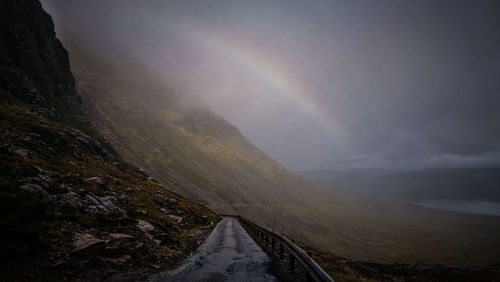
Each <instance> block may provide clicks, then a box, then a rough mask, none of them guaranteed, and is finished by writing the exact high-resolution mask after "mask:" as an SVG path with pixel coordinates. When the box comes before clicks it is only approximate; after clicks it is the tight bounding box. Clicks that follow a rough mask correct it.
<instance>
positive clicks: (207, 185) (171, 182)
mask: <svg viewBox="0 0 500 282" xmlns="http://www.w3.org/2000/svg"><path fill="white" fill-rule="evenodd" d="M70 59H71V68H72V71H73V72H74V74H75V77H76V82H77V89H78V91H79V93H80V94H81V95H82V97H84V99H85V102H86V103H87V111H88V112H89V113H90V114H89V115H90V116H93V117H94V123H95V125H96V127H97V129H98V131H100V132H101V133H102V134H103V135H104V136H106V138H108V139H110V140H112V142H113V144H114V145H115V147H116V149H117V150H118V151H119V153H120V154H121V155H122V156H123V157H124V158H125V159H127V160H129V161H131V162H133V163H135V164H137V165H140V166H142V167H144V168H146V169H147V170H148V171H149V172H150V173H151V174H152V175H153V176H154V177H156V178H157V179H159V180H160V181H161V182H162V183H164V184H165V185H166V186H167V187H168V188H170V189H172V190H175V191H178V192H180V193H182V194H183V195H186V196H189V197H193V198H196V199H198V200H200V201H202V202H204V203H206V204H208V205H209V206H210V207H211V208H212V209H214V210H216V211H219V212H224V213H231V212H236V213H240V214H242V215H245V216H247V217H250V218H253V219H255V220H257V221H259V222H260V223H262V224H265V225H269V226H272V227H273V228H276V229H277V230H280V231H282V232H285V233H286V234H288V235H290V236H292V237H295V238H298V239H300V240H302V241H305V242H307V243H308V244H310V245H313V246H315V247H319V248H322V249H325V250H328V251H331V252H334V253H336V254H339V255H342V256H345V257H350V258H366V257H370V258H375V259H378V260H385V261H391V262H392V261H405V262H410V261H439V262H460V263H464V262H498V261H500V239H499V238H500V219H499V218H495V217H487V216H469V215H464V214H458V213H451V212H436V211H432V210H427V209H423V208H416V207H412V206H406V205H401V204H395V203H391V202H380V201H373V200H368V199H364V198H359V197H355V196H352V195H350V194H347V193H343V192H337V191H329V190H327V189H324V188H322V187H318V186H315V185H312V184H309V183H307V182H305V181H303V180H302V179H301V178H299V177H298V176H296V175H294V174H293V173H291V172H289V171H287V170H286V169H284V168H283V167H282V166H280V165H279V164H278V163H276V162H274V161H273V160H272V159H270V158H269V157H268V156H266V155H265V154H264V153H263V152H261V151H260V150H259V149H258V148H256V147H255V146H253V145H252V144H250V143H249V142H248V141H247V140H246V139H245V138H244V137H243V136H242V135H241V134H240V133H239V132H238V130H237V129H236V128H235V127H233V126H232V125H230V124H229V123H228V122H226V121H224V120H223V119H222V118H220V117H218V116H216V115H215V114H213V113H211V112H210V111H209V110H208V109H206V108H204V107H203V106H186V104H185V103H183V101H181V100H180V98H179V97H178V96H176V95H175V93H173V91H172V90H170V89H169V88H168V87H166V86H165V85H164V84H163V82H161V80H160V79H158V78H157V77H156V76H155V75H154V73H153V72H151V71H149V70H147V69H146V68H144V67H143V66H141V65H140V64H137V63H135V62H134V61H133V60H132V59H131V58H128V57H126V56H125V57H122V58H121V59H120V60H115V61H114V62H113V64H112V63H110V62H107V61H106V60H105V59H100V58H99V57H98V56H96V55H91V54H89V53H84V52H81V51H80V50H79V49H78V48H74V47H70ZM120 62H122V63H120ZM123 62H125V63H123ZM131 66H132V67H131ZM484 250H489V251H488V252H487V253H485V252H484Z"/></svg>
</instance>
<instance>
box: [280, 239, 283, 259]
mask: <svg viewBox="0 0 500 282" xmlns="http://www.w3.org/2000/svg"><path fill="white" fill-rule="evenodd" d="M283 257H284V256H283V244H282V243H281V242H280V259H283Z"/></svg>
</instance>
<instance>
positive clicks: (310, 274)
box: [220, 215, 334, 282]
mask: <svg viewBox="0 0 500 282" xmlns="http://www.w3.org/2000/svg"><path fill="white" fill-rule="evenodd" d="M220 216H223V217H234V218H237V219H238V220H239V221H240V223H242V224H243V225H244V226H245V227H247V228H248V229H249V230H250V231H251V232H252V233H254V234H256V235H257V236H260V238H261V239H265V244H266V246H268V245H269V244H270V245H271V250H272V251H275V250H277V251H278V253H279V257H280V260H282V259H284V253H285V249H286V251H287V252H288V257H289V263H290V269H291V270H294V268H295V261H297V262H298V263H300V264H301V265H302V266H303V267H304V269H305V272H306V275H307V277H306V279H307V281H316V282H326V281H328V282H334V281H333V279H332V278H331V277H330V276H329V275H328V274H327V273H326V272H325V271H324V270H323V269H322V268H321V267H320V266H319V265H318V264H317V263H316V262H315V261H314V260H313V259H312V258H311V257H310V256H309V255H307V254H306V253H305V252H304V251H303V250H302V249H301V248H299V246H297V245H296V244H295V243H294V242H292V240H290V239H288V238H287V237H285V236H284V235H283V234H279V233H277V232H275V231H272V230H269V229H267V228H265V227H262V226H260V225H259V224H257V223H255V222H252V221H250V220H248V219H246V218H244V217H242V216H239V215H220ZM276 243H277V244H279V248H278V249H276V247H278V246H276V245H277V244H276Z"/></svg>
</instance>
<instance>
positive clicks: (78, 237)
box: [71, 233, 106, 257]
mask: <svg viewBox="0 0 500 282" xmlns="http://www.w3.org/2000/svg"><path fill="white" fill-rule="evenodd" d="M74 238H75V242H74V243H73V247H74V249H73V252H72V253H71V254H72V255H73V256H75V255H76V256H81V257H94V256H97V255H99V254H100V253H102V252H103V251H104V250H105V248H106V242H105V241H104V240H101V239H98V238H96V237H95V236H94V235H92V234H89V233H76V234H75V235H74Z"/></svg>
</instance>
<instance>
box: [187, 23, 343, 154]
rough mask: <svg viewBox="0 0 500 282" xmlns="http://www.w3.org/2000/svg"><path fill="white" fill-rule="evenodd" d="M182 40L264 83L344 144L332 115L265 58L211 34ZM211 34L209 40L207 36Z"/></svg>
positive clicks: (283, 70) (338, 126)
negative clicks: (208, 51)
mask: <svg viewBox="0 0 500 282" xmlns="http://www.w3.org/2000/svg"><path fill="white" fill-rule="evenodd" d="M182 34H183V36H189V39H190V40H193V41H195V42H196V43H197V44H200V45H202V47H203V48H205V49H208V50H210V51H211V52H214V53H215V54H217V55H218V56H221V57H224V58H227V59H228V61H230V62H231V63H233V64H237V65H238V67H243V68H245V69H246V70H247V71H248V72H249V73H251V74H252V75H253V76H254V77H255V78H256V79H259V80H260V81H263V82H265V83H266V84H267V85H268V86H270V87H271V89H275V90H277V91H276V93H278V94H279V95H282V96H283V97H285V98H286V99H287V100H288V101H290V102H292V103H293V104H294V105H295V106H296V107H297V108H298V109H300V110H301V111H302V112H304V113H305V114H306V115H307V116H309V117H311V118H312V119H313V120H314V121H315V122H316V124H317V125H318V126H319V127H320V128H322V129H323V130H324V131H325V133H326V134H327V135H328V136H329V137H331V138H330V139H331V140H332V142H333V143H334V144H336V145H341V144H344V143H345V141H346V140H345V139H346V136H345V134H344V132H345V130H343V128H342V127H341V126H340V124H338V123H337V122H336V119H334V118H333V117H332V116H331V114H328V115H327V114H326V113H325V111H324V110H323V109H322V106H321V105H320V103H318V102H317V101H316V100H314V97H313V95H308V94H307V91H305V90H304V89H303V87H301V85H299V83H297V80H296V79H293V78H292V76H290V75H289V74H287V72H286V70H285V69H283V68H279V67H278V66H277V65H276V64H272V61H271V60H268V59H266V58H265V56H262V55H260V54H257V53H256V52H253V51H252V50H250V49H248V48H245V47H243V46H238V45H236V44H234V43H231V41H230V40H224V39H223V38H222V37H220V36H216V35H214V34H213V33H212V34H211V33H200V32H193V31H192V30H190V31H189V32H183V33H182ZM207 34H210V36H207Z"/></svg>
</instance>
